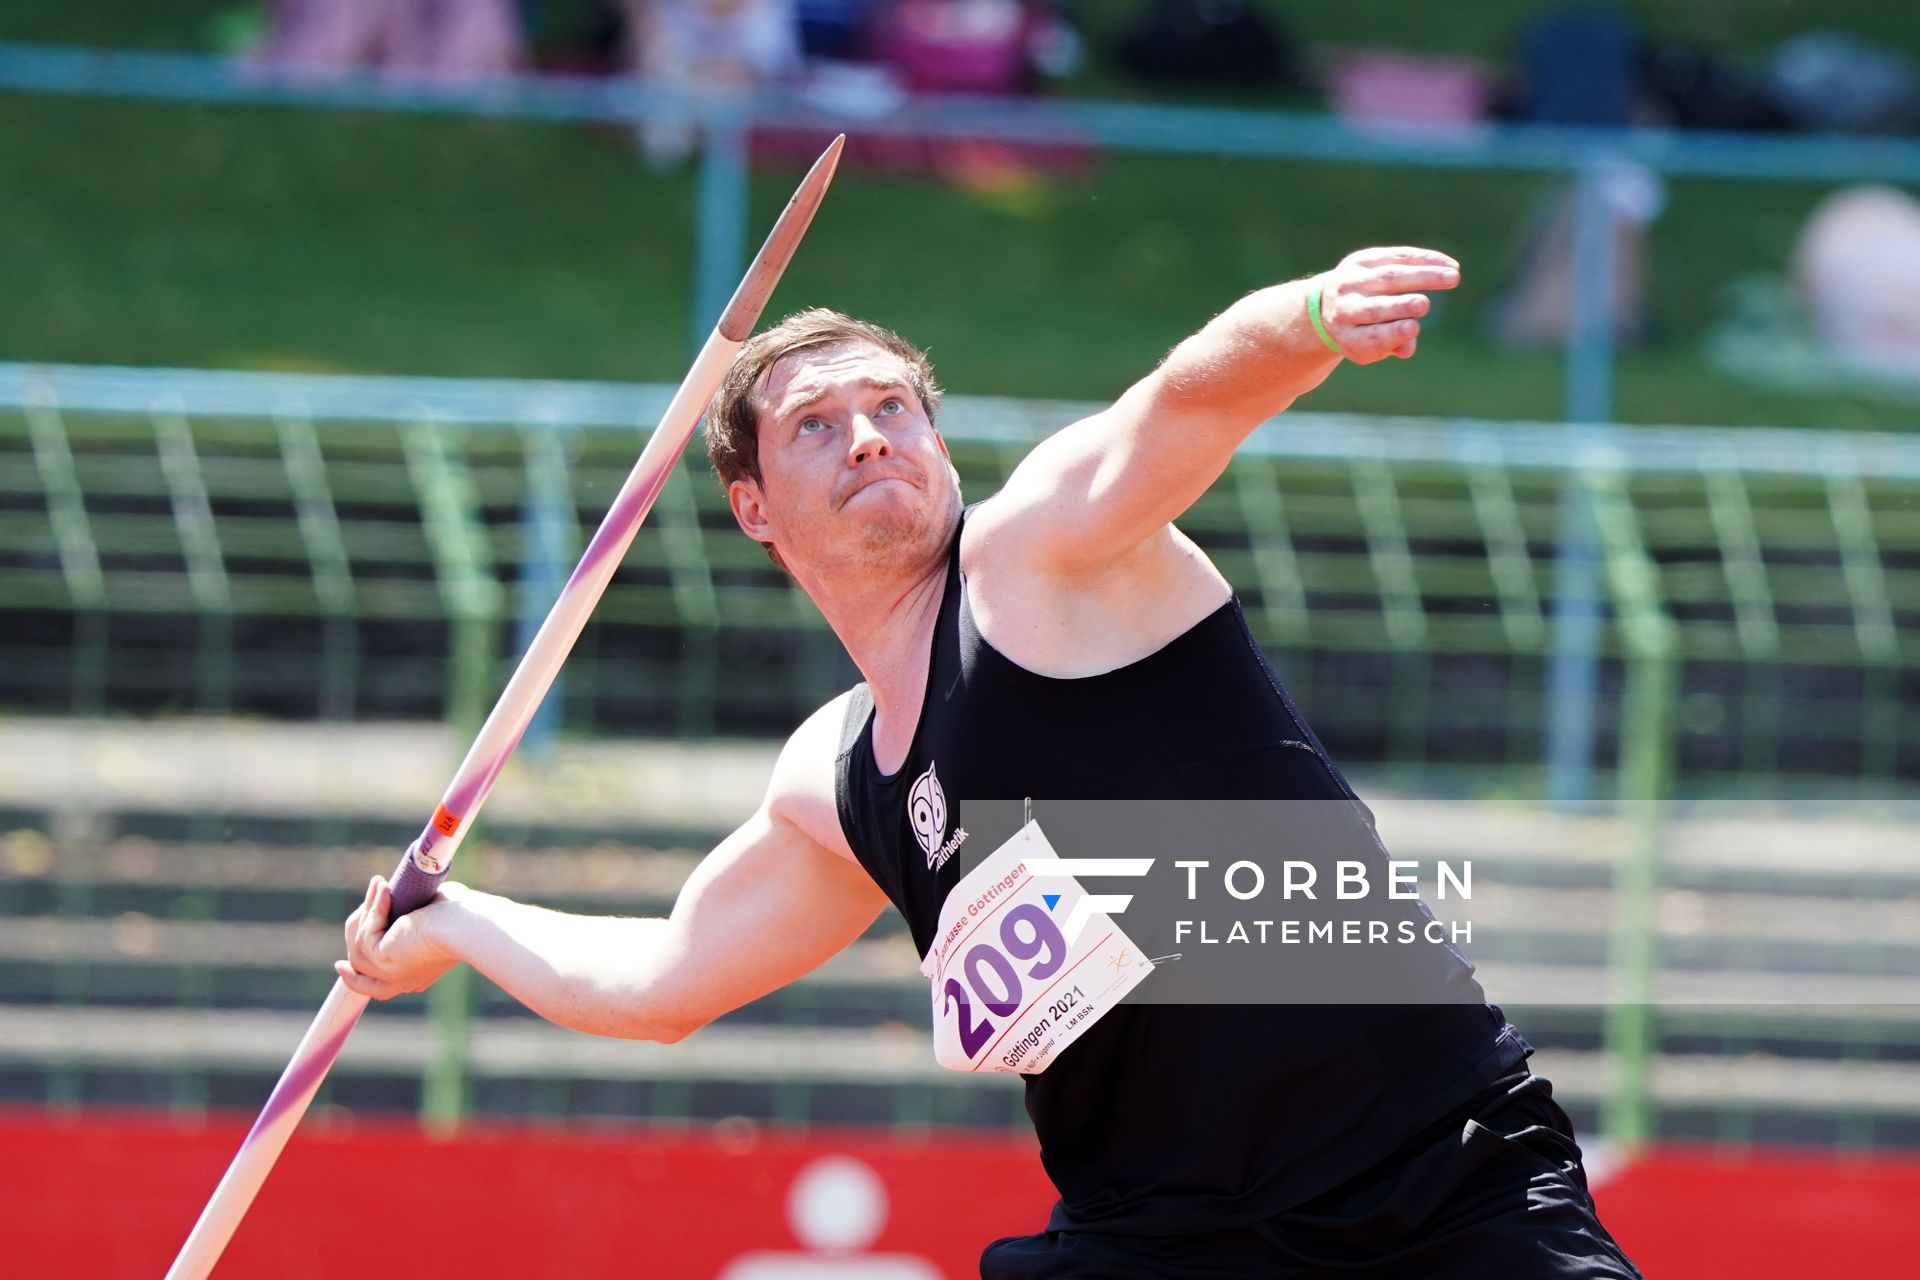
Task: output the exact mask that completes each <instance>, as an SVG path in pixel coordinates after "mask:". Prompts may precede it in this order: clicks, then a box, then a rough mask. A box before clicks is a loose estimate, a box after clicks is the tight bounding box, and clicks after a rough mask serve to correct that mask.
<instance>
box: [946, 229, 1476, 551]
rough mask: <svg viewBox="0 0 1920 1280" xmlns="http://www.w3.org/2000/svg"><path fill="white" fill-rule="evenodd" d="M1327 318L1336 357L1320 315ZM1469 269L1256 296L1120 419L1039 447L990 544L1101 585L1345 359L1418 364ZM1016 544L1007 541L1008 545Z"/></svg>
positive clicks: (1015, 478) (1436, 266)
mask: <svg viewBox="0 0 1920 1280" xmlns="http://www.w3.org/2000/svg"><path fill="white" fill-rule="evenodd" d="M1316 280H1317V281H1318V283H1319V285H1320V288H1321V300H1320V315H1321V320H1322V323H1323V324H1324V326H1325V328H1326V331H1327V334H1328V337H1329V338H1330V339H1331V341H1332V342H1333V343H1334V344H1335V345H1337V346H1338V348H1339V351H1338V354H1336V353H1335V352H1334V351H1333V350H1331V349H1330V348H1329V347H1328V346H1327V344H1326V342H1325V341H1323V340H1322V338H1321V336H1320V334H1319V333H1318V332H1317V331H1316V330H1315V328H1314V324H1313V321H1312V319H1311V317H1310V316H1309V314H1308V296H1309V291H1310V289H1311V288H1312V287H1313V285H1314V284H1315V282H1316ZM1459 281H1460V264H1459V263H1457V262H1455V261H1454V260H1453V259H1452V258H1450V257H1448V256H1447V255H1446V254H1444V253H1439V252H1436V251H1434V250H1431V249H1415V248H1390V249H1362V250H1360V251H1359V252H1357V253H1353V254H1349V255H1348V256H1347V257H1346V258H1345V259H1344V260H1342V261H1341V263H1340V265H1339V266H1337V267H1335V268H1334V269H1333V270H1331V271H1328V272H1326V273H1324V274H1323V275H1321V276H1318V277H1315V278H1313V279H1308V280H1296V281H1292V282H1290V283H1288V284H1282V285H1275V286H1273V287H1271V288H1267V289H1261V290H1259V291H1258V292H1256V293H1252V294H1249V295H1247V296H1246V297H1244V298H1242V299H1240V301H1238V302H1236V303H1234V304H1233V305H1232V306H1231V307H1228V308H1227V309H1226V310H1225V311H1223V312H1221V313H1220V314H1219V315H1218V316H1216V317H1214V319H1213V320H1211V321H1210V322H1208V324H1207V325H1206V327H1204V328H1202V329H1201V330H1200V331H1199V332H1198V333H1196V334H1194V335H1193V336H1192V337H1190V338H1188V339H1187V340H1186V341H1184V342H1182V343H1181V344H1180V345H1179V346H1177V347H1175V348H1174V349H1173V351H1172V352H1171V353H1169V354H1168V356H1167V358H1166V359H1165V360H1164V361H1162V362H1161V364H1160V367H1159V368H1157V369H1155V370H1154V371H1153V372H1152V373H1150V374H1148V375H1147V376H1146V377H1145V378H1142V379H1141V380H1140V381H1139V382H1137V383H1135V384H1134V385H1133V386H1132V387H1131V388H1129V389H1128V390H1127V392H1126V394H1124V395H1122V396H1121V397H1120V399H1119V400H1117V401H1115V403H1114V404H1113V407H1112V408H1110V409H1107V410H1105V411H1104V412H1102V413H1098V414H1095V415H1094V416H1093V417H1091V418H1086V419H1083V420H1081V421H1080V422H1077V423H1075V424H1073V425H1072V426H1070V427H1067V428H1066V429H1064V430H1062V431H1060V432H1058V433H1056V434H1055V435H1053V436H1051V437H1049V438H1048V439H1047V440H1045V441H1043V442H1042V443H1041V444H1039V445H1038V446H1037V447H1035V449H1034V450H1033V452H1032V453H1030V454H1029V455H1028V456H1027V457H1026V459H1025V460H1023V461H1022V462H1021V464H1020V466H1019V467H1018V468H1017V469H1016V470H1015V471H1014V473H1013V475H1012V476H1011V477H1009V478H1008V481H1007V485H1006V488H1005V489H1003V490H1002V491H1001V493H1000V494H999V495H998V496H997V497H996V498H995V499H994V501H993V502H991V503H989V504H987V506H986V507H985V508H983V509H982V511H981V518H982V520H983V522H985V523H988V524H990V526H991V529H984V528H983V530H982V533H983V535H985V536H987V537H990V538H992V539H993V540H994V541H996V542H999V543H1001V544H1002V545H1003V546H1005V545H1006V544H1007V543H1014V544H1017V546H1018V548H1019V550H1018V553H1017V554H1018V556H1019V558H1020V559H1021V560H1022V561H1024V562H1026V563H1027V564H1029V565H1031V566H1032V567H1034V568H1037V569H1040V570H1042V571H1045V572H1049V573H1051V574H1058V575H1064V576H1074V575H1078V574H1084V573H1089V572H1098V571H1099V570H1100V569H1101V568H1102V567H1103V566H1105V565H1108V564H1111V563H1113V562H1115V561H1117V560H1119V559H1121V558H1122V557H1124V556H1126V555H1127V554H1128V553H1130V552H1131V551H1133V550H1134V549H1136V548H1138V547H1139V546H1140V545H1141V544H1142V543H1143V542H1145V541H1146V540H1147V539H1149V538H1151V537H1153V536H1154V535H1156V534H1160V533H1163V532H1164V531H1165V530H1166V529H1167V526H1168V525H1169V524H1171V523H1172V521H1173V520H1175V519H1176V518H1178V517H1179V516H1180V514H1181V513H1182V512H1184V511H1185V510H1186V509H1187V508H1188V507H1189V506H1191V505H1193V503H1194V502H1195V500H1197V499H1198V498H1199V497H1200V495H1201V494H1203V493H1205V492H1206V491H1207V489H1208V487H1209V486H1211V485H1212V484H1213V482H1214V481H1215V480H1217V479H1219V478H1220V473H1221V472H1222V471H1224V470H1225V469H1226V466H1227V463H1228V462H1229V461H1230V460H1231V459H1232V457H1233V451H1234V450H1235V449H1236V448H1238V447H1239V445H1240V442H1241V441H1243V440H1245V439H1246V438H1247V436H1248V435H1249V434H1250V433H1251V432H1252V431H1253V429H1254V428H1255V427H1257V426H1259V425H1260V424H1261V423H1262V422H1264V421H1266V420H1267V419H1268V418H1270V417H1272V416H1273V415H1274V414H1276V413H1279V412H1281V411H1282V410H1284V409H1285V408H1286V407H1287V406H1288V405H1290V404H1292V403H1293V402H1294V400H1295V399H1296V398H1297V397H1299V396H1301V395H1303V394H1305V393H1306V392H1308V391H1311V390H1312V389H1313V388H1315V387H1317V386H1319V385H1320V384H1321V383H1322V382H1324V381H1325V380H1326V378H1327V375H1328V374H1330V373H1332V372H1333V370H1334V367H1335V366H1336V365H1338V364H1339V363H1340V361H1341V359H1343V358H1344V359H1347V360H1351V361H1353V362H1354V363H1355V364H1373V363H1375V362H1377V361H1380V360H1385V359H1387V358H1388V357H1390V356H1398V357H1400V358H1401V359H1407V358H1409V357H1411V356H1412V355H1413V353H1414V348H1415V345H1416V343H1417V342H1418V340H1419V336H1420V319H1421V317H1423V316H1425V315H1426V314H1427V311H1428V309H1429V306H1430V302H1429V299H1428V298H1427V291H1428V290H1434V289H1451V288H1453V287H1454V286H1455V285H1457V284H1458V283H1459ZM1000 535H1006V536H1004V537H1003V536H1000Z"/></svg>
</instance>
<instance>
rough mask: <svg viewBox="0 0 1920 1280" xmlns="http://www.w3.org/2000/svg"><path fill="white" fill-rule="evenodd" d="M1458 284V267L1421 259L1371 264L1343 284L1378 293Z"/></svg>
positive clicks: (1366, 292)
mask: <svg viewBox="0 0 1920 1280" xmlns="http://www.w3.org/2000/svg"><path fill="white" fill-rule="evenodd" d="M1459 284H1460V269H1459V268H1458V267H1446V266H1437V265H1434V264H1431V263H1422V264H1417V265H1392V266H1381V267H1372V268H1370V269H1368V270H1366V271H1363V272H1361V273H1359V275H1358V276H1357V277H1356V278H1355V279H1354V281H1353V283H1352V284H1350V285H1347V286H1345V287H1347V288H1350V289H1352V290H1353V291H1354V292H1355V293H1364V294H1369V295H1376V296H1377V295H1379V294H1385V293H1407V292H1409V291H1411V290H1414V289H1452V288H1456V287H1458V286H1459Z"/></svg>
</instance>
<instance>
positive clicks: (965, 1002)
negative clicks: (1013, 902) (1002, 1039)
mask: <svg viewBox="0 0 1920 1280" xmlns="http://www.w3.org/2000/svg"><path fill="white" fill-rule="evenodd" d="M1022 924H1025V925H1026V926H1027V927H1028V930H1029V932H1025V933H1023V932H1022V931H1021V928H1020V926H1021V925H1022ZM1009 956H1010V957H1012V959H1009V958H1008V957H1009ZM1066 959H1067V939H1066V937H1065V935H1063V934H1062V933H1061V932H1060V927H1059V926H1058V925H1056V924H1054V922H1053V919H1052V917H1051V916H1049V915H1048V914H1047V913H1046V912H1045V911H1044V910H1042V909H1041V908H1040V907H1037V906H1035V905H1034V904H1033V903H1031V902H1023V903H1021V904H1020V905H1019V906H1017V907H1015V908H1013V909H1012V910H1011V911H1009V912H1007V914H1006V917H1005V918H1004V919H1002V920H1001V921H1000V945H999V946H997V947H996V946H994V945H993V944H992V943H991V942H980V943H975V944H974V945H973V946H972V947H971V948H969V949H968V951H967V954H966V957H965V958H964V959H962V960H961V962H960V975H961V976H962V977H965V978H966V981H965V982H964V983H962V982H961V980H960V977H952V978H948V979H947V984H946V986H945V987H943V988H942V991H943V992H944V994H945V996H946V999H945V1000H944V1001H943V1002H942V1004H941V1006H940V1012H942V1013H945V1012H946V1011H947V1010H948V1009H952V1008H954V1007H955V1005H956V1004H957V1005H958V1012H959V1018H960V1051H961V1052H962V1053H964V1054H966V1055H967V1057H969V1058H972V1057H975V1056H977V1055H978V1054H979V1052H980V1050H982V1049H984V1048H985V1047H986V1045H987V1042H988V1041H989V1040H991V1039H993V1031H994V1024H993V1023H992V1022H991V1021H989V1020H988V1019H987V1018H985V1017H980V1018H978V1019H976V1018H975V1016H974V1013H973V1006H974V1004H975V1002H976V1001H977V1002H978V1003H979V1004H981V1005H983V1006H985V1008H986V1011H987V1013H989V1014H992V1015H993V1016H994V1017H996V1018H1004V1017H1007V1016H1008V1015H1009V1014H1012V1013H1013V1012H1014V1011H1015V1010H1017V1009H1018V1008H1019V1007H1020V997H1021V995H1022V993H1023V991H1024V987H1023V986H1022V983H1021V977H1020V973H1019V971H1018V970H1017V969H1015V968H1014V961H1015V960H1020V961H1027V960H1031V961H1034V963H1033V964H1032V965H1031V966H1029V967H1028V968H1027V971H1026V976H1027V977H1029V978H1039V979H1045V978H1051V977H1052V976H1053V975H1054V974H1056V973H1058V972H1059V971H1060V966H1061V965H1062V964H1065V963H1066Z"/></svg>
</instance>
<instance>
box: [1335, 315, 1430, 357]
mask: <svg viewBox="0 0 1920 1280" xmlns="http://www.w3.org/2000/svg"><path fill="white" fill-rule="evenodd" d="M1419 336H1420V322H1419V321H1418V320H1395V321H1392V322H1391V323H1389V324H1369V325H1362V326H1360V327H1359V328H1357V329H1352V330H1349V331H1348V333H1347V335H1346V336H1345V340H1344V341H1343V342H1342V343H1341V345H1342V346H1343V347H1345V348H1347V349H1348V350H1349V352H1350V354H1349V357H1348V358H1349V359H1353V360H1358V361H1360V362H1361V363H1369V364H1370V363H1372V362H1373V361H1375V360H1384V359H1386V358H1387V357H1388V356H1389V355H1392V354H1393V353H1394V352H1395V351H1397V350H1399V349H1400V348H1401V347H1404V346H1406V345H1407V344H1408V343H1409V342H1412V341H1413V340H1414V339H1416V338H1418V337H1419Z"/></svg>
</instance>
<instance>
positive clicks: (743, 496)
mask: <svg viewBox="0 0 1920 1280" xmlns="http://www.w3.org/2000/svg"><path fill="white" fill-rule="evenodd" d="M727 505H728V506H729V507H732V508H733V518H734V521H735V523H737V524H738V525H739V526H740V531H741V532H742V533H744V534H746V535H747V536H748V537H749V538H752V539H753V540H754V541H755V542H772V541H773V524H772V521H771V520H770V519H769V518H768V516H767V507H766V501H765V499H764V497H763V496H762V494H761V492H760V486H759V484H757V483H756V482H754V481H752V480H735V481H734V482H733V483H732V484H729V485H728V486H727Z"/></svg>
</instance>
